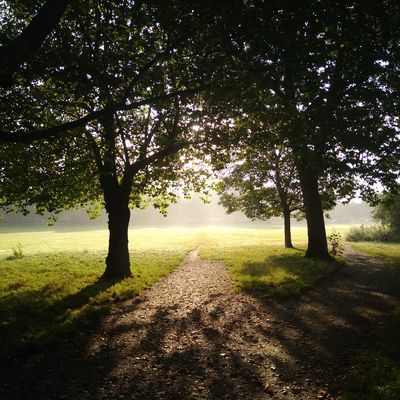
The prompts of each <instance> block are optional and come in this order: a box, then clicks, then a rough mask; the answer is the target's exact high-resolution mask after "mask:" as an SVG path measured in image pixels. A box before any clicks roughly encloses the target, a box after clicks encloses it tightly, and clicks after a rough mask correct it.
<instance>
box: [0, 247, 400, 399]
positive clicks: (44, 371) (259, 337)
mask: <svg viewBox="0 0 400 400" xmlns="http://www.w3.org/2000/svg"><path fill="white" fill-rule="evenodd" d="M345 258H346V260H347V263H348V265H347V266H346V267H344V268H342V269H341V270H340V271H338V272H337V273H335V274H333V275H332V276H331V277H329V278H327V279H325V280H324V281H323V282H321V284H320V285H319V286H318V288H316V289H314V290H312V291H309V292H308V293H307V294H305V295H303V296H301V297H299V298H296V299H291V300H285V301H276V300H275V301H273V300H270V299H260V298H256V297H253V296H250V295H246V294H238V293H235V292H234V291H233V290H232V282H231V280H230V278H229V276H228V273H227V270H226V267H225V266H224V265H223V264H221V263H218V262H212V261H203V260H200V259H199V258H198V257H197V252H196V251H194V252H192V253H191V254H190V255H189V256H187V258H186V259H185V261H184V262H183V264H182V266H181V267H180V268H178V269H177V270H176V271H174V272H173V273H172V274H170V275H169V276H167V277H166V278H164V279H162V280H161V281H159V282H158V283H157V284H155V285H154V286H153V287H152V288H151V289H149V290H147V291H145V292H143V293H142V295H141V296H140V297H139V298H138V299H136V300H134V301H130V302H126V303H124V304H121V305H120V306H119V307H118V310H116V311H115V312H113V313H112V314H110V315H109V316H107V317H106V318H104V319H103V320H102V322H101V325H100V326H98V327H97V328H96V329H93V330H92V331H85V332H83V333H82V334H81V335H80V337H78V338H74V339H71V340H70V341H68V342H66V343H64V344H62V345H60V346H57V347H55V348H53V349H52V350H51V351H47V352H40V353H37V354H33V355H31V356H29V357H24V358H22V359H17V360H15V361H14V362H12V363H11V364H10V365H7V366H4V365H3V368H2V371H1V373H0V378H1V383H0V398H1V399H30V400H33V399H46V400H47V399H251V400H253V399H280V400H284V399H285V400H301V399H303V400H304V399H324V398H326V399H333V398H334V393H335V392H336V391H337V390H338V389H340V388H338V387H337V382H338V381H339V378H340V376H341V375H342V374H343V373H344V372H345V370H346V368H347V367H348V366H349V365H351V362H352V361H353V360H354V357H355V356H356V355H357V354H358V353H359V351H360V350H361V349H362V348H363V346H365V345H366V344H367V343H368V340H369V339H370V336H371V332H373V329H374V327H375V326H376V323H377V321H379V320H380V319H381V317H382V316H384V315H386V314H388V313H389V312H391V311H392V310H393V309H394V308H395V307H399V305H400V291H399V287H398V276H397V274H396V272H395V271H394V269H392V268H391V267H387V266H385V265H384V264H383V263H382V262H380V261H378V260H376V259H373V258H371V257H368V256H366V255H362V254H360V253H357V252H355V251H353V250H351V249H346V253H345Z"/></svg>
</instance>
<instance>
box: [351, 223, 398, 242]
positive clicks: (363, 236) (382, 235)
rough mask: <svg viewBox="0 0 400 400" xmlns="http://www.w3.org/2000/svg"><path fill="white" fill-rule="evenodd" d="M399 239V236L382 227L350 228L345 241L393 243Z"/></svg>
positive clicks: (362, 226)
mask: <svg viewBox="0 0 400 400" xmlns="http://www.w3.org/2000/svg"><path fill="white" fill-rule="evenodd" d="M399 239H400V236H399V234H396V233H393V232H392V231H391V230H390V229H389V228H388V227H385V226H382V225H361V226H359V227H352V228H350V230H349V232H348V233H347V234H346V240H348V241H349V242H395V241H399Z"/></svg>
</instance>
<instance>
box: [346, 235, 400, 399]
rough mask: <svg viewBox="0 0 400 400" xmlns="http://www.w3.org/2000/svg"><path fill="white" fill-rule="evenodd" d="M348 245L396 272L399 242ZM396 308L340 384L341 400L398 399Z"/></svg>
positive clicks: (399, 345)
mask: <svg viewBox="0 0 400 400" xmlns="http://www.w3.org/2000/svg"><path fill="white" fill-rule="evenodd" d="M351 245H352V246H353V247H354V248H356V249H358V250H360V251H363V252H365V253H367V254H370V255H372V256H376V257H379V258H382V259H384V260H385V261H387V262H388V263H391V264H392V265H394V266H395V268H397V269H398V270H399V271H400V244H399V243H374V242H357V243H351ZM399 332H400V310H398V311H397V312H396V313H394V314H393V315H391V316H389V317H388V318H387V319H386V321H383V324H382V325H381V326H380V327H379V328H378V330H377V332H376V340H375V344H374V345H372V346H371V347H370V348H368V350H366V351H364V352H363V353H362V354H361V356H360V359H359V362H358V364H357V365H355V366H354V368H352V370H351V371H350V373H349V374H348V376H347V378H346V380H345V382H344V384H343V396H342V397H341V400H359V399H363V400H398V399H399V393H400V335H399Z"/></svg>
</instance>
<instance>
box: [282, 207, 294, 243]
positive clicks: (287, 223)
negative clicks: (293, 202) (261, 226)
mask: <svg viewBox="0 0 400 400" xmlns="http://www.w3.org/2000/svg"><path fill="white" fill-rule="evenodd" d="M283 221H284V231H285V247H286V248H288V249H291V248H293V244H292V234H291V227H290V210H289V208H284V209H283Z"/></svg>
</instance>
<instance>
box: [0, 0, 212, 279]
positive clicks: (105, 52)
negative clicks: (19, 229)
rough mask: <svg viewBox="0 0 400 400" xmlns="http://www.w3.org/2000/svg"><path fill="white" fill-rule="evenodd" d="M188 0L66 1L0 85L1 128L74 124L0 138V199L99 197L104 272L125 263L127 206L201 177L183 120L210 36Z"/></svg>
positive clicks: (3, 203) (190, 115)
mask: <svg viewBox="0 0 400 400" xmlns="http://www.w3.org/2000/svg"><path fill="white" fill-rule="evenodd" d="M17 4H18V2H17ZM188 6H189V5H187V6H184V5H183V4H182V3H181V2H177V4H176V3H175V2H170V3H169V8H168V10H165V7H164V6H163V4H161V3H159V2H151V3H150V2H132V1H130V0H124V1H122V2H118V3H114V2H109V1H105V0H104V1H103V0H92V1H89V2H85V3H83V2H81V3H78V2H76V3H74V6H73V7H69V8H67V10H66V12H65V15H64V18H63V19H62V20H61V22H60V23H59V24H58V26H57V28H56V29H55V31H54V33H53V34H52V35H51V37H50V38H49V40H47V41H46V43H44V44H43V46H42V48H41V51H40V58H39V57H38V58H37V59H36V60H35V63H32V64H27V65H26V68H24V69H21V70H20V71H19V74H18V80H17V81H16V82H17V83H16V84H15V85H14V86H13V87H12V88H11V89H10V90H9V91H4V92H3V93H2V95H3V96H2V97H1V105H0V120H1V121H2V126H3V129H4V130H5V131H6V132H7V131H14V132H15V131H19V132H21V135H23V136H27V135H28V136H29V132H30V131H32V130H36V131H38V130H40V129H41V128H43V127H47V126H54V127H57V126H58V127H59V126H62V125H65V124H66V125H68V124H69V125H68V126H71V127H73V128H74V129H70V130H69V132H68V133H67V134H66V133H65V132H62V133H63V134H62V135H60V136H58V137H57V136H56V137H54V138H53V139H46V140H42V141H40V142H35V143H34V144H30V145H28V146H26V145H16V144H7V145H4V146H3V147H2V148H0V156H1V157H0V158H1V162H0V182H1V185H0V207H2V208H5V209H7V210H8V211H9V210H12V209H16V210H18V211H22V212H27V211H28V210H29V207H32V206H34V207H36V211H37V212H38V213H40V214H43V213H44V212H45V211H49V212H51V213H53V214H57V213H58V212H60V211H61V210H63V209H68V208H74V207H85V206H86V207H91V208H92V209H93V208H96V206H97V205H98V204H101V205H102V206H104V207H105V209H106V211H107V213H108V215H109V228H110V248H109V253H108V256H107V270H106V273H105V274H106V275H107V276H112V277H117V276H119V277H120V278H124V277H126V276H129V274H130V267H129V254H128V251H127V243H128V238H127V227H128V224H129V217H130V211H129V207H130V208H135V207H136V208H144V207H146V206H147V205H149V204H153V205H154V207H155V208H157V209H159V210H160V212H161V213H163V214H165V213H166V209H167V207H168V205H169V204H170V203H173V202H175V201H176V197H177V192H178V191H179V190H180V191H182V192H183V193H184V194H187V192H188V190H189V189H188V188H190V189H192V190H194V191H201V190H202V188H203V187H204V185H205V183H206V179H207V176H208V171H206V170H205V169H204V168H199V165H198V164H199V158H201V156H202V151H201V148H199V143H203V145H204V146H207V142H208V139H209V135H207V134H206V133H205V131H204V130H198V131H195V130H194V129H192V125H193V123H194V122H195V121H196V120H197V119H198V115H199V110H200V106H199V104H198V99H194V98H193V97H194V95H195V94H196V93H197V92H199V91H200V90H202V89H203V85H204V80H205V77H206V75H207V74H206V73H205V72H204V71H205V70H206V69H205V68H204V63H205V60H207V59H208V58H209V56H210V54H209V53H208V54H207V56H206V55H205V52H207V51H208V50H209V48H208V47H209V46H212V44H213V41H208V42H204V41H202V40H200V39H201V38H202V37H203V36H204V35H206V32H207V31H205V30H204V26H203V25H202V22H204V21H202V19H201V18H200V16H199V15H198V14H197V13H196V12H194V11H193V12H192V10H190V9H189V10H190V11H191V12H190V13H189V14H188V11H189V10H188V9H187V7H188ZM20 18H21V17H20ZM177 21H179V23H176V22H177ZM211 22H213V21H211ZM200 26H201V27H202V28H201V30H200V31H197V29H198V28H199V27H200ZM194 37H195V38H196V41H194ZM189 97H190V99H189ZM76 121H80V122H79V123H78V124H76V123H75V122H76ZM82 121H83V122H84V123H82ZM3 133H4V131H3ZM0 136H1V135H0ZM44 137H46V136H44Z"/></svg>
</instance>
